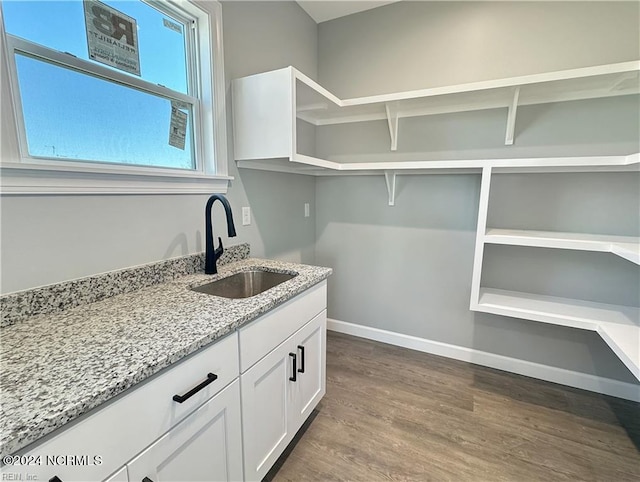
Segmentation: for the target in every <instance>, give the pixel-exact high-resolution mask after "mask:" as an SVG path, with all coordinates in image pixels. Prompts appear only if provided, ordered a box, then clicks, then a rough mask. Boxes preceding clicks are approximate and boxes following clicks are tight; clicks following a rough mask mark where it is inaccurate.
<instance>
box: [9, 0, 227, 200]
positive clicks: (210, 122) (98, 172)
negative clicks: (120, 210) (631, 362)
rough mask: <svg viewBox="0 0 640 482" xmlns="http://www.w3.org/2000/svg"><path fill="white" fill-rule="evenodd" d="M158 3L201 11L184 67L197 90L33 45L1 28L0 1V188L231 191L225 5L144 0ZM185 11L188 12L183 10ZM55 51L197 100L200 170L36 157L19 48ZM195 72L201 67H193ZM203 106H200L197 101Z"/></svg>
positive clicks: (91, 68) (48, 55)
mask: <svg viewBox="0 0 640 482" xmlns="http://www.w3.org/2000/svg"><path fill="white" fill-rule="evenodd" d="M145 1H147V3H149V4H150V5H152V6H153V5H154V4H155V5H157V4H158V3H160V4H162V5H163V6H165V8H168V9H169V11H171V10H176V14H177V16H180V11H183V12H186V14H187V15H188V16H190V17H192V18H195V19H196V22H197V27H196V25H194V26H193V27H194V29H195V32H196V35H195V44H196V45H194V46H192V47H194V48H192V49H191V51H192V52H194V53H195V55H192V56H190V58H189V59H187V60H188V66H187V68H188V69H189V71H190V72H191V73H192V75H190V78H191V79H193V81H194V84H193V85H190V89H191V90H192V91H194V92H197V93H198V97H199V102H198V100H197V98H194V97H190V96H188V95H184V94H179V93H176V92H175V91H173V90H170V89H167V88H165V87H162V86H159V85H155V84H151V83H149V82H146V81H144V80H142V79H139V78H136V77H134V76H130V75H127V74H125V73H121V72H119V71H115V70H112V69H109V68H106V67H104V66H102V65H100V64H96V63H93V62H90V61H86V60H83V59H78V58H76V57H74V56H73V55H69V54H66V53H62V52H58V51H55V50H51V49H48V48H45V47H41V46H38V45H34V44H33V43H31V42H26V41H24V40H22V39H18V38H15V37H13V36H10V35H8V34H7V33H6V32H5V29H4V20H3V17H2V15H3V14H2V7H1V5H0V25H1V27H0V28H1V32H0V42H1V44H2V45H0V52H1V53H2V57H3V58H2V59H0V60H1V62H0V64H1V65H0V68H1V69H2V72H1V76H2V77H1V80H0V95H1V96H2V97H1V99H2V105H3V108H2V109H1V110H2V112H0V116H1V120H2V126H1V130H0V132H1V134H0V191H1V194H2V195H5V194H8V195H9V194H145V193H179V194H180V193H213V192H222V193H224V192H226V191H227V187H228V183H229V181H230V180H231V179H233V178H232V177H230V176H228V166H227V129H226V122H227V116H226V105H225V77H224V56H223V46H222V6H221V4H220V3H219V2H217V1H207V2H199V3H198V5H196V4H194V3H192V2H191V1H188V0H163V1H161V2H159V1H158V0H145ZM183 16H184V14H183ZM15 51H19V52H24V53H26V54H28V55H31V56H35V57H41V58H45V59H51V60H53V61H54V62H55V63H57V64H63V65H65V66H68V67H70V68H73V69H75V70H80V71H86V72H88V73H91V74H93V75H98V76H101V77H107V78H109V79H113V80H116V81H117V82H119V83H121V84H124V85H128V86H131V87H135V88H137V89H139V90H143V91H146V92H149V93H153V94H159V95H161V96H162V97H167V98H170V99H176V100H182V101H185V102H187V103H189V104H192V103H194V102H195V105H194V109H193V118H194V127H195V128H194V129H193V131H194V132H193V145H194V154H195V159H196V169H195V170H181V169H170V168H161V167H151V166H149V167H147V166H144V167H141V166H135V165H126V164H111V163H99V162H91V161H87V162H83V161H75V160H74V161H61V160H60V159H59V158H42V157H31V156H30V155H29V153H28V149H27V141H26V131H25V129H24V122H23V115H22V108H21V101H20V96H19V91H18V83H17V82H18V79H17V72H16V67H15V57H14V55H15V54H14V52H15ZM194 73H197V74H196V75H193V74H194ZM198 106H200V107H198Z"/></svg>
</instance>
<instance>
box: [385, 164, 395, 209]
mask: <svg viewBox="0 0 640 482" xmlns="http://www.w3.org/2000/svg"><path fill="white" fill-rule="evenodd" d="M384 180H385V182H386V183H387V193H388V194H389V206H395V205H396V173H395V171H384Z"/></svg>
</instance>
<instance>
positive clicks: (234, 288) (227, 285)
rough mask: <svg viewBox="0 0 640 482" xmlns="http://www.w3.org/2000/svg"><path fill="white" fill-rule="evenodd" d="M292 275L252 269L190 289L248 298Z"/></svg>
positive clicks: (228, 296) (226, 296) (282, 281)
mask: <svg viewBox="0 0 640 482" xmlns="http://www.w3.org/2000/svg"><path fill="white" fill-rule="evenodd" d="M294 276H296V274H290V273H273V272H271V271H263V270H260V269H254V270H251V271H242V272H240V273H236V274H234V275H231V276H227V277H226V278H222V279H219V280H216V281H212V282H211V283H207V284H206V285H202V286H197V287H195V288H191V289H192V290H193V291H197V292H199V293H206V294H208V295H215V296H222V297H223V298H250V297H251V296H255V295H257V294H260V293H262V292H263V291H267V290H268V289H269V288H273V287H274V286H277V285H279V284H280V283H284V282H285V281H288V280H290V279H291V278H293V277H294Z"/></svg>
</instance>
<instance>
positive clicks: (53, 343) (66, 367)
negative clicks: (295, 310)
mask: <svg viewBox="0 0 640 482" xmlns="http://www.w3.org/2000/svg"><path fill="white" fill-rule="evenodd" d="M247 252H248V250H247ZM256 267H261V268H265V269H267V270H270V271H279V272H294V273H297V276H295V277H294V278H292V279H291V280H288V281H285V282H284V283H282V284H280V285H278V286H276V287H274V288H272V289H270V290H267V291H265V292H264V293H261V294H259V295H256V296H253V297H251V298H246V299H236V300H233V299H227V298H220V297H217V296H211V295H207V294H203V293H197V292H193V291H191V290H190V288H191V287H194V286H198V285H201V284H204V283H206V282H208V281H211V280H213V279H217V278H220V277H226V276H229V275H231V274H234V273H236V272H239V271H245V270H248V269H250V268H256ZM218 271H219V272H218V275H205V274H204V273H196V274H190V275H185V276H183V277H180V278H177V279H175V280H173V281H169V282H162V283H159V284H155V285H152V286H148V287H145V288H142V289H139V290H136V291H131V292H128V293H123V294H118V295H116V296H113V297H109V298H106V299H103V300H101V301H96V302H92V303H88V304H83V305H81V306H77V307H74V308H70V309H66V310H64V311H61V312H58V313H50V314H40V315H35V316H30V317H29V318H27V319H24V320H21V321H20V322H17V323H14V324H12V325H10V326H5V327H3V328H2V329H0V337H1V343H2V344H1V357H0V393H1V394H2V404H1V406H0V433H1V434H2V440H1V441H0V455H7V454H11V453H13V452H15V451H17V450H19V449H21V448H23V447H25V446H26V445H28V444H30V443H32V442H34V441H36V440H38V439H39V438H40V437H42V436H44V435H46V434H48V433H50V432H52V431H53V430H55V429H57V428H59V427H61V426H63V425H64V424H66V423H67V422H69V421H71V420H73V419H74V418H76V417H78V416H80V415H82V414H84V413H86V412H88V411H89V410H91V409H92V408H94V407H97V406H98V405H100V404H102V403H104V402H105V401H107V400H109V399H110V398H112V397H114V396H116V395H118V394H120V393H122V392H124V391H125V390H127V389H128V388H130V387H132V386H133V385H135V384H137V383H139V382H141V381H143V380H144V379H146V378H147V377H149V376H151V375H153V374H155V373H157V372H159V371H160V370H162V369H163V368H165V367H167V366H169V365H171V364H172V363H175V362H177V361H179V360H180V359H181V358H183V357H185V356H186V355H189V354H191V353H193V352H195V351H196V350H198V349H199V348H202V347H204V346H206V345H207V344H209V343H211V342H213V341H215V340H217V339H218V338H221V337H223V336H225V335H226V334H228V333H230V332H232V331H234V330H235V329H236V328H238V327H240V326H242V325H243V324H245V323H247V322H249V321H251V320H253V319H255V318H257V317H258V316H260V315H261V314H263V313H265V312H267V311H269V310H270V309H272V308H274V307H276V306H278V305H279V304H281V303H283V302H284V301H286V300H288V299H290V298H292V297H294V296H295V295H297V294H299V293H301V292H302V291H304V290H306V289H307V288H309V287H311V286H313V285H315V284H317V283H319V282H320V281H322V280H324V279H326V278H327V277H328V276H329V275H330V274H331V269H329V268H321V267H314V266H308V265H302V264H294V263H287V262H279V261H273V260H265V259H255V258H248V259H243V260H241V261H235V262H232V263H230V264H227V265H225V266H221V267H219V268H218Z"/></svg>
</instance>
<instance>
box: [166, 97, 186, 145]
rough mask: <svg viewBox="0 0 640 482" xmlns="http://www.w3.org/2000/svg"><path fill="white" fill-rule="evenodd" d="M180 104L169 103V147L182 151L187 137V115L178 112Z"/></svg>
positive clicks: (180, 111) (182, 106)
mask: <svg viewBox="0 0 640 482" xmlns="http://www.w3.org/2000/svg"><path fill="white" fill-rule="evenodd" d="M181 108H184V105H183V104H182V102H171V123H170V125H169V145H170V146H173V147H177V148H178V149H182V150H184V143H185V139H186V137H187V119H188V114H187V113H186V112H183V111H182V110H180V109H181Z"/></svg>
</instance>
